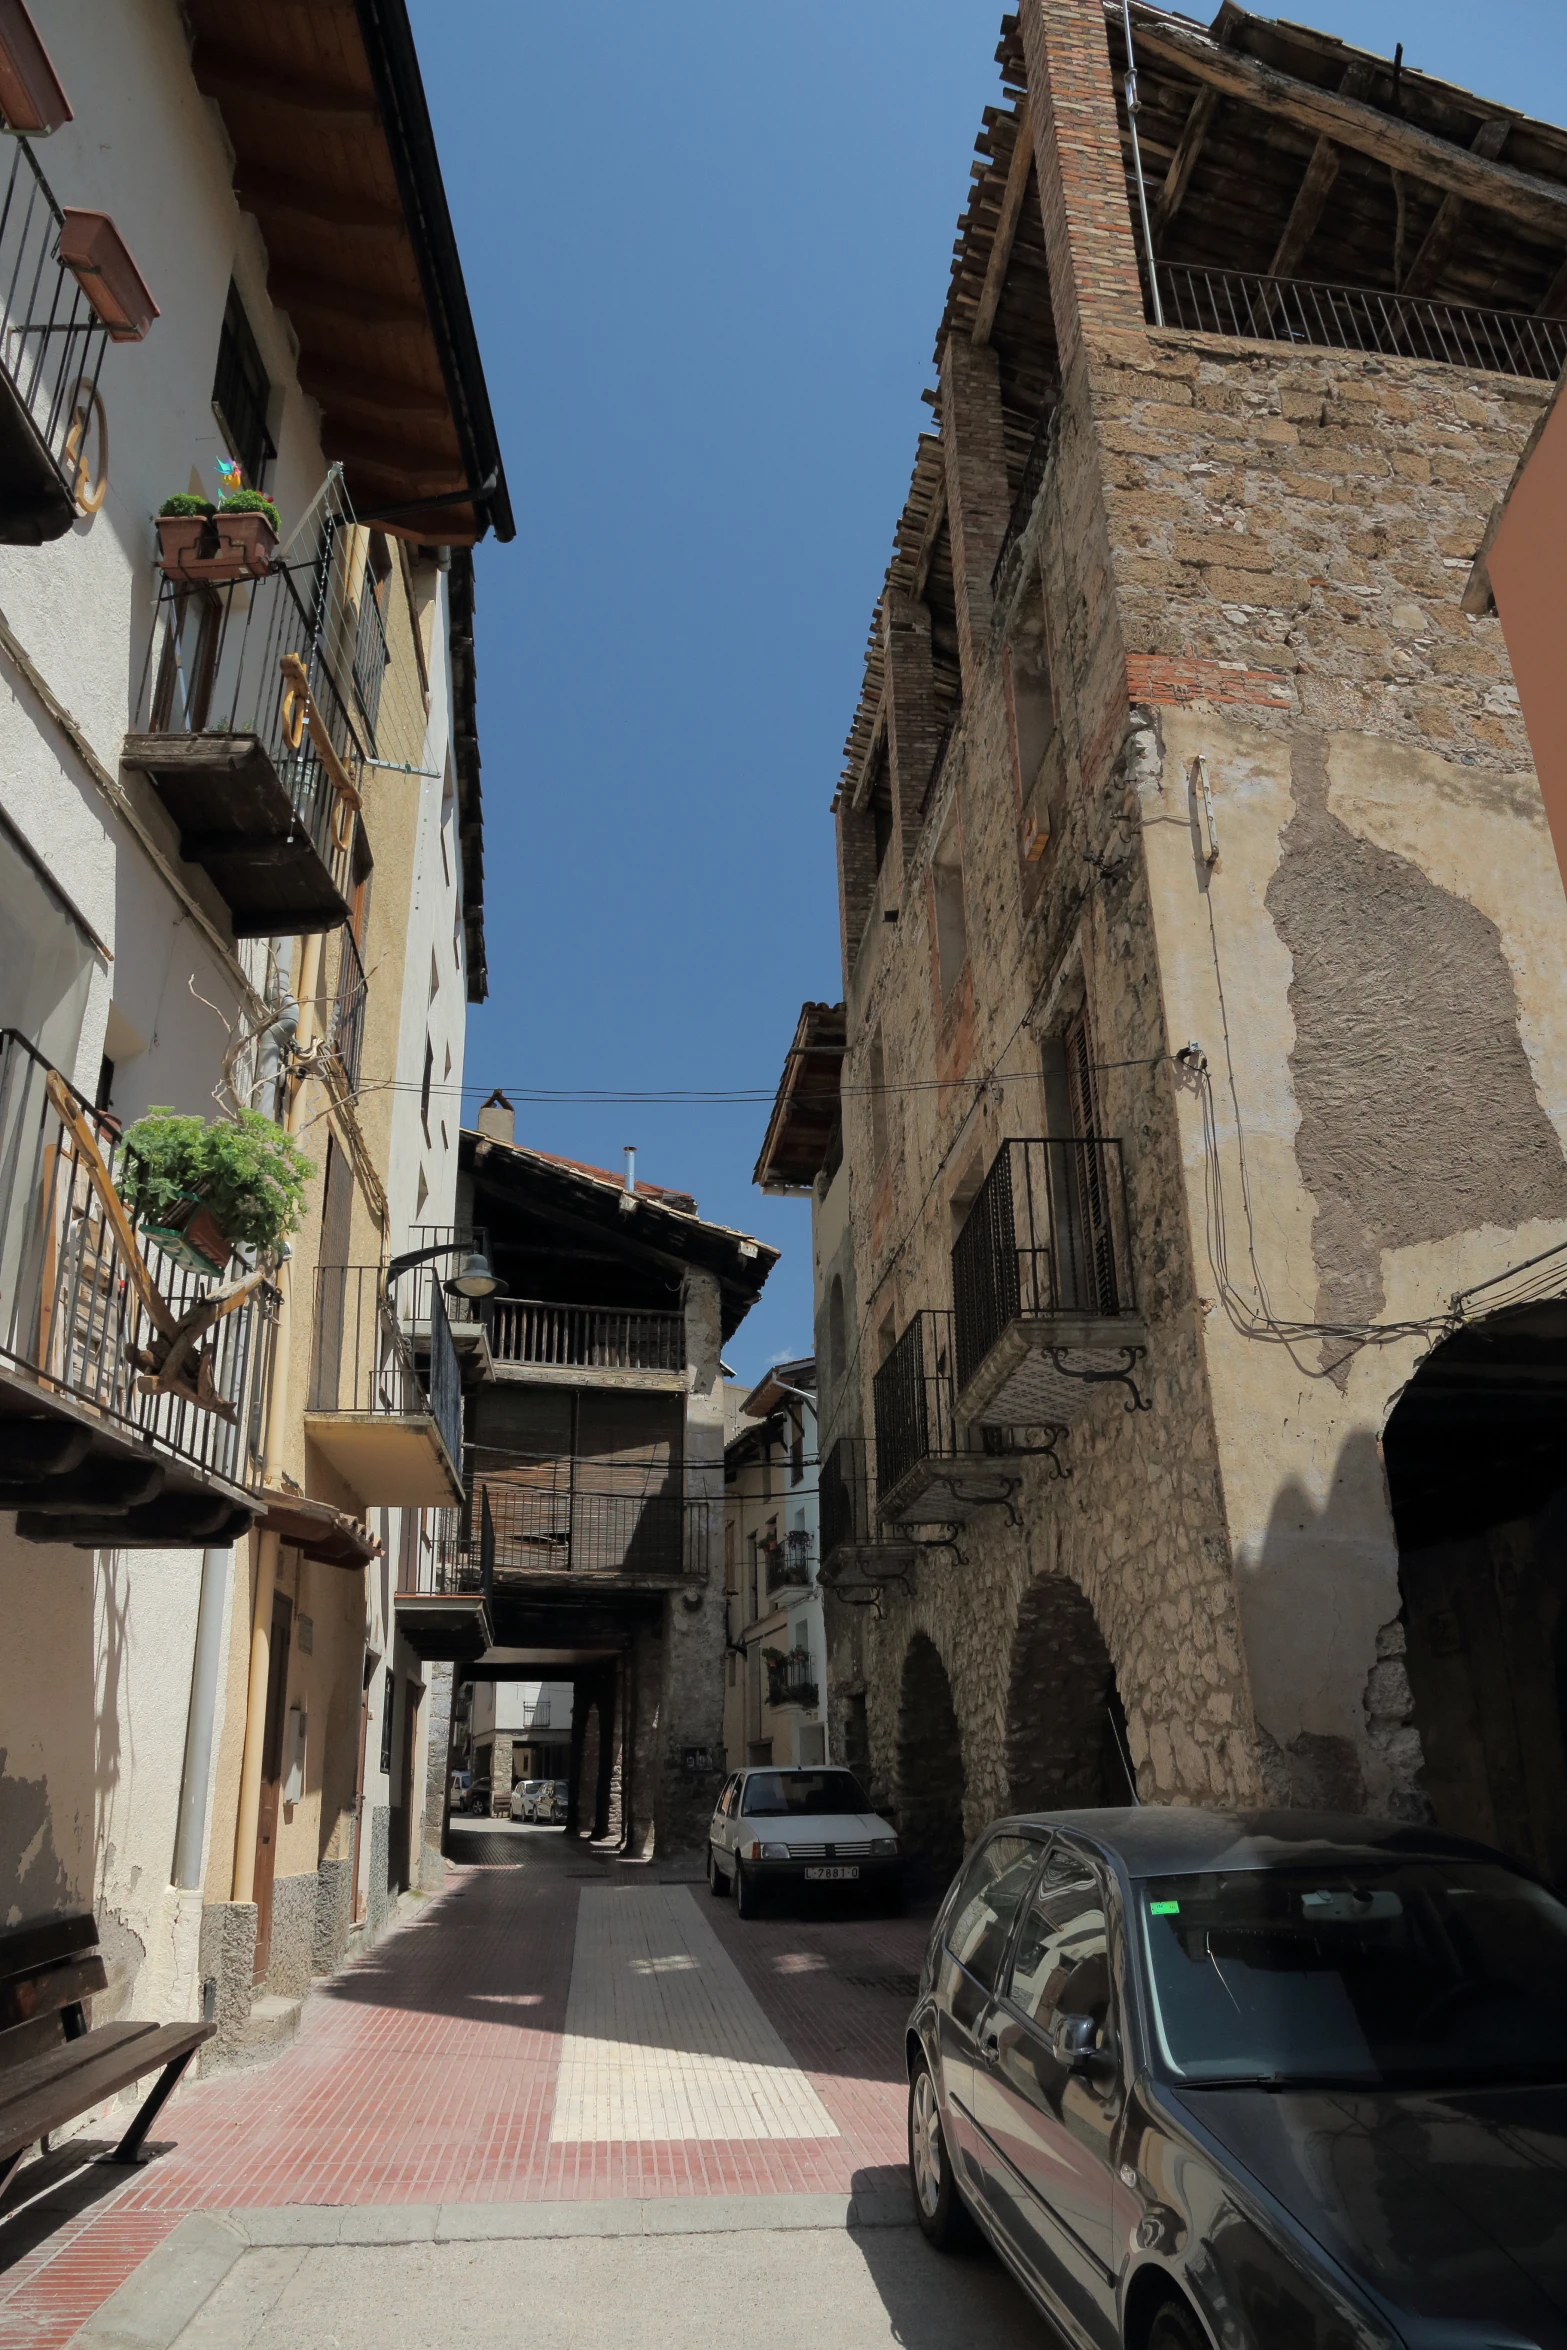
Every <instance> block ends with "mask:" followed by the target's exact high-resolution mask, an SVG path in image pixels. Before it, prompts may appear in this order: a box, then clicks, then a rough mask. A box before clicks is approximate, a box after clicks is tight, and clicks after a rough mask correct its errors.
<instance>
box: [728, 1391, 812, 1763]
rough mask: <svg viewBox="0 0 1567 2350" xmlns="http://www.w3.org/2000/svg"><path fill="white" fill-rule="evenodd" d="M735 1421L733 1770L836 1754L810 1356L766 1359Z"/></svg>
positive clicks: (731, 1486)
mask: <svg viewBox="0 0 1567 2350" xmlns="http://www.w3.org/2000/svg"><path fill="white" fill-rule="evenodd" d="M736 1421H737V1425H736V1427H735V1432H734V1434H733V1435H732V1436H731V1437H730V1439H729V1441H728V1443H727V1444H726V1445H725V1447H724V1605H725V1608H726V1610H727V1612H728V1619H729V1621H728V1627H727V1635H726V1639H725V1644H724V1645H725V1649H726V1651H727V1654H726V1659H725V1668H726V1669H725V1685H724V1753H725V1757H726V1759H727V1763H728V1767H729V1769H730V1770H732V1771H737V1770H741V1769H743V1768H744V1766H745V1765H746V1764H747V1763H768V1762H776V1763H790V1764H792V1763H824V1762H827V1761H828V1760H829V1759H831V1760H836V1759H837V1757H836V1756H832V1757H829V1753H828V1746H827V1664H826V1641H825V1626H824V1621H823V1615H822V1589H821V1584H820V1582H819V1581H818V1579H817V1571H816V1570H817V1559H818V1553H819V1539H818V1537H819V1529H818V1525H817V1506H816V1505H817V1472H818V1468H819V1465H820V1453H819V1450H818V1445H817V1434H816V1365H815V1363H814V1362H813V1361H812V1360H811V1358H810V1357H809V1356H806V1357H805V1358H804V1359H803V1360H802V1361H800V1362H784V1363H775V1364H774V1365H773V1367H772V1369H771V1370H770V1371H769V1372H768V1373H767V1374H766V1376H765V1378H763V1379H760V1380H758V1382H757V1384H756V1386H755V1387H753V1388H752V1389H751V1390H750V1392H749V1393H748V1394H747V1395H745V1396H744V1398H743V1400H741V1401H740V1405H739V1411H738V1413H737V1414H736Z"/></svg>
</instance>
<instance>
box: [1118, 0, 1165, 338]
mask: <svg viewBox="0 0 1567 2350" xmlns="http://www.w3.org/2000/svg"><path fill="white" fill-rule="evenodd" d="M1121 21H1122V24H1123V25H1124V27H1125V29H1126V82H1125V89H1126V119H1127V122H1128V124H1129V126H1130V128H1131V133H1132V170H1133V172H1134V173H1135V174H1136V178H1137V209H1138V211H1139V212H1140V213H1141V214H1142V217H1143V252H1144V254H1145V255H1146V257H1147V261H1148V285H1149V290H1150V291H1151V293H1152V295H1153V322H1154V325H1155V326H1163V324H1164V304H1163V303H1162V302H1161V301H1160V299H1159V271H1158V267H1157V265H1156V264H1155V261H1154V257H1153V230H1152V228H1151V227H1150V225H1149V220H1148V190H1147V188H1146V187H1145V185H1144V184H1143V151H1142V147H1141V145H1140V144H1139V142H1138V137H1137V60H1136V58H1135V57H1134V55H1133V54H1132V0H1121Z"/></svg>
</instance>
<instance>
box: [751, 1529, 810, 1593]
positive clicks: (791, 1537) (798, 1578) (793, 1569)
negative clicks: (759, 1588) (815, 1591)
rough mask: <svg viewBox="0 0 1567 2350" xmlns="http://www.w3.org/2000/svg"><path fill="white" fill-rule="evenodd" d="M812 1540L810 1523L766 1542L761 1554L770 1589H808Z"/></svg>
mask: <svg viewBox="0 0 1567 2350" xmlns="http://www.w3.org/2000/svg"><path fill="white" fill-rule="evenodd" d="M811 1550H812V1542H811V1535H810V1531H809V1529H808V1528H807V1527H804V1526H796V1527H793V1528H791V1529H790V1531H789V1532H788V1533H787V1534H785V1535H784V1536H783V1537H782V1539H781V1540H777V1541H773V1542H764V1543H763V1545H762V1557H763V1560H764V1561H765V1564H766V1569H767V1588H768V1590H769V1591H805V1590H808V1589H809V1587H810V1581H811Z"/></svg>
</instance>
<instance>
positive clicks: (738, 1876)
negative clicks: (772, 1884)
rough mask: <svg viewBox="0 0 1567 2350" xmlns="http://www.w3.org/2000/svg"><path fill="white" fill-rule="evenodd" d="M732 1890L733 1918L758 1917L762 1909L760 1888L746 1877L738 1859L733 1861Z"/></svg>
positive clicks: (751, 1878)
mask: <svg viewBox="0 0 1567 2350" xmlns="http://www.w3.org/2000/svg"><path fill="white" fill-rule="evenodd" d="M734 1889H735V1916H736V1917H737V1918H754V1917H759V1916H760V1915H761V1909H762V1894H761V1888H760V1886H759V1885H758V1884H757V1883H756V1880H755V1879H754V1878H753V1877H748V1876H747V1875H746V1873H745V1870H744V1869H743V1868H742V1867H741V1865H740V1862H739V1860H738V1859H736V1861H735V1873H734Z"/></svg>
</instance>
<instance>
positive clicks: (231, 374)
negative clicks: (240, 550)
mask: <svg viewBox="0 0 1567 2350" xmlns="http://www.w3.org/2000/svg"><path fill="white" fill-rule="evenodd" d="M271 396H272V387H271V385H270V384H269V383H268V381H267V371H266V369H265V367H263V365H262V363H261V353H260V351H259V350H258V349H257V348H256V338H255V336H254V335H253V334H252V332H251V329H250V320H249V319H248V318H247V317H246V316H245V306H244V304H243V303H242V302H241V300H240V298H239V290H238V288H237V287H235V286H232V285H231V286H230V287H229V298H228V302H227V304H226V306H225V308H224V312H223V329H222V332H221V333H220V335H219V336H218V372H217V375H216V377H215V378H214V380H213V385H212V408H213V413H214V415H215V416H216V417H217V420H218V422H219V424H220V425H221V426H222V428H223V437H224V439H225V440H226V441H227V442H228V445H229V455H230V456H231V457H237V458H238V460H239V462H240V464H241V466H242V467H243V468H244V473H245V486H246V488H247V489H252V490H264V489H265V488H266V486H267V475H268V471H269V469H270V467H271V464H272V460H273V458H274V457H275V456H276V455H277V451H276V449H275V448H274V447H273V446H272V436H271V434H270V433H269V432H268V431H267V405H268V402H269V400H270V399H271Z"/></svg>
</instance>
